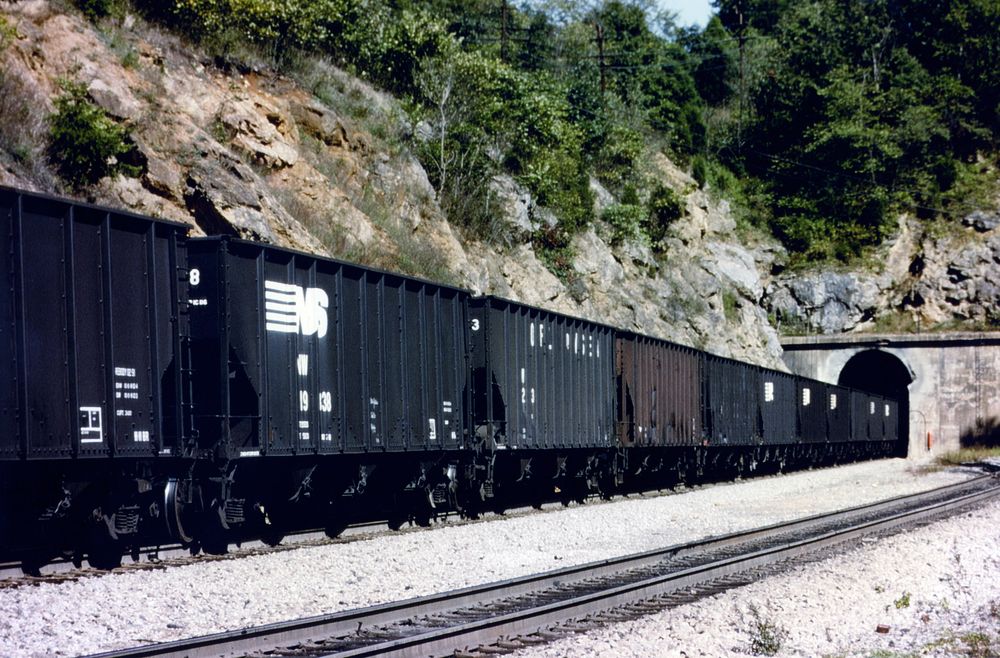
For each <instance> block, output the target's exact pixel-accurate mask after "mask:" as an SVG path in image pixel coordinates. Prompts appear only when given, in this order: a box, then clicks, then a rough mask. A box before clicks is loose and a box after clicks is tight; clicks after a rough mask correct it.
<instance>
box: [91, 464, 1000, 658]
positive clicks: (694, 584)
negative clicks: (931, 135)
mask: <svg viewBox="0 0 1000 658" xmlns="http://www.w3.org/2000/svg"><path fill="white" fill-rule="evenodd" d="M997 496H1000V481H998V480H997V479H996V478H994V477H991V476H982V477H979V478H974V479H972V480H969V481H966V482H962V483H959V484H954V485H950V486H947V487H941V488H939V489H934V490H932V491H929V492H924V493H921V494H915V495H910V496H902V497H899V498H894V499H890V500H887V501H883V502H880V503H875V504H872V505H865V506H861V507H856V508H852V509H849V510H842V511H839V512H835V513H831V514H823V515H818V516H813V517H808V518H805V519H800V520H797V521H792V522H789V523H782V524H777V525H772V526H768V527H765V528H760V529H756V530H752V531H749V532H741V533H734V534H730V535H725V536H722V537H715V538H709V539H705V540H701V541H697V542H692V543H688V544H683V545H678V546H671V547H668V548H664V549H660V550H654V551H648V552H644V553H640V554H636V555H631V556H626V557H622V558H616V559H612V560H604V561H600V562H596V563H591V564H585V565H580V566H575V567H568V568H565V569H560V570H557V571H552V572H547V573H543V574H537V575H533V576H527V577H522V578H516V579H512V580H507V581H502V582H498V583H491V584H487V585H482V586H475V587H469V588H465V589H462V590H456V591H453V592H447V593H444V594H438V595H432V596H426V597H421V598H418V599H412V600H408V601H402V602H396V603H389V604H384V605H379V606H373V607H370V608H364V609H359V610H350V611H345V612H339V613H335V614H330V615H323V616H319V617H313V618H308V619H302V620H296V621H292V622H283V623H276V624H269V625H266V626H261V627H257V628H247V629H242V630H238V631H232V632H227V633H219V634H215V635H208V636H203V637H197V638H191V639H187V640H180V641H175V642H168V643H162V644H157V645H150V646H146V647H139V648H135V649H129V650H123V651H114V652H108V653H102V654H97V655H95V656H94V657H93V658H146V657H152V656H187V657H188V658H202V657H209V656H220V655H226V656H235V655H238V656H260V657H264V656H267V657H279V656H308V657H311V656H316V657H318V656H336V657H339V658H348V657H351V658H358V657H361V656H407V657H408V656H444V655H455V656H482V655H492V654H497V653H505V652H508V651H512V650H515V649H517V648H520V647H522V646H526V645H530V644H537V643H544V642H548V641H551V640H553V639H556V638H558V637H562V636H564V635H567V634H571V633H576V632H581V631H584V630H589V629H590V628H594V627H597V626H600V625H603V624H606V623H609V622H614V621H622V620H625V619H633V618H636V617H639V616H642V615H644V614H649V613H651V612H655V611H658V610H662V609H665V608H669V607H672V606H674V605H678V604H681V603H685V602H688V601H691V600H694V599H697V598H700V597H701V596H706V595H709V594H712V593H716V592H719V591H724V590H726V589H729V588H731V587H734V586H737V585H740V584H745V583H748V582H752V581H753V580H756V579H758V578H760V577H761V576H762V575H763V574H766V573H768V572H770V571H774V570H779V569H781V568H784V566H785V565H787V564H788V563H789V562H790V561H793V560H801V559H818V556H821V555H824V554H825V553H828V552H829V551H830V550H831V549H832V548H833V547H836V546H837V545H839V544H842V543H844V542H848V541H851V540H856V539H858V538H861V537H867V536H873V535H879V534H884V533H887V532H890V531H892V530H893V529H896V528H899V527H901V526H910V525H915V524H919V523H925V522H929V521H931V520H933V519H935V518H938V517H941V516H944V515H948V514H950V513H952V512H953V511H954V510H956V509H960V508H964V507H967V506H971V505H975V504H979V503H982V502H986V501H988V500H990V499H994V498H996V497H997ZM810 556H811V557H810Z"/></svg>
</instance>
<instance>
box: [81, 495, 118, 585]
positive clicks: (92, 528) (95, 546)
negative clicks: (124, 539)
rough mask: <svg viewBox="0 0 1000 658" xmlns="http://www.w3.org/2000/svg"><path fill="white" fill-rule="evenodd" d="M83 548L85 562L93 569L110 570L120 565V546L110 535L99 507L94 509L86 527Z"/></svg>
mask: <svg viewBox="0 0 1000 658" xmlns="http://www.w3.org/2000/svg"><path fill="white" fill-rule="evenodd" d="M85 532H86V536H85V537H84V541H85V550H86V554H87V562H88V563H90V566H92V567H93V568H95V569H103V570H107V571H110V570H111V569H116V568H118V567H120V566H121V565H122V547H121V544H119V543H118V540H117V539H116V538H115V537H114V536H112V533H111V529H110V528H109V526H108V523H107V519H105V518H104V515H103V513H102V512H101V509H100V508H98V509H96V510H94V516H93V519H92V520H91V522H90V523H88V526H87V529H86V531H85Z"/></svg>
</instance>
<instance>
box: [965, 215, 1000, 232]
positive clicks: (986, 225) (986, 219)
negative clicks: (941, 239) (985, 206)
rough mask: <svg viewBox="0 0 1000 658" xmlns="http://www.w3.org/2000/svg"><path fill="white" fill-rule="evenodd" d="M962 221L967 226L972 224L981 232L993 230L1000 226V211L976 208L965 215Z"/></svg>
mask: <svg viewBox="0 0 1000 658" xmlns="http://www.w3.org/2000/svg"><path fill="white" fill-rule="evenodd" d="M962 223H963V224H964V225H966V226H971V227H972V228H974V229H976V230H977V231H979V232H980V233H985V232H987V231H992V230H993V229H995V228H996V227H998V226H1000V211H994V212H986V211H984V210H976V211H975V212H972V213H969V214H968V215H966V216H965V217H963V218H962Z"/></svg>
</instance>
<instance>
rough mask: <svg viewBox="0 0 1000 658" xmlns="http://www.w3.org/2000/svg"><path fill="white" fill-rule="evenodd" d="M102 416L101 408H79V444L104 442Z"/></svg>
mask: <svg viewBox="0 0 1000 658" xmlns="http://www.w3.org/2000/svg"><path fill="white" fill-rule="evenodd" d="M103 414H104V412H103V411H102V410H101V407H80V443H101V442H103V441H104V422H103Z"/></svg>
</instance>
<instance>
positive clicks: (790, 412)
mask: <svg viewBox="0 0 1000 658" xmlns="http://www.w3.org/2000/svg"><path fill="white" fill-rule="evenodd" d="M799 381H800V380H799V378H798V377H796V376H795V375H790V374H788V373H784V372H777V371H775V370H762V371H761V390H760V415H761V421H762V422H761V425H762V427H763V434H762V435H761V437H762V439H763V441H764V442H765V443H767V444H785V443H794V442H796V441H797V440H798V437H799V427H798V414H797V413H796V408H797V406H798V404H799V399H798V382H799Z"/></svg>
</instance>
